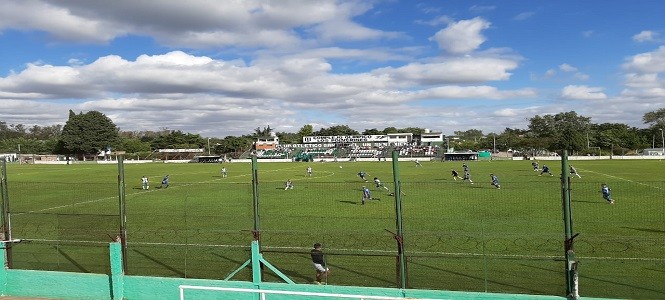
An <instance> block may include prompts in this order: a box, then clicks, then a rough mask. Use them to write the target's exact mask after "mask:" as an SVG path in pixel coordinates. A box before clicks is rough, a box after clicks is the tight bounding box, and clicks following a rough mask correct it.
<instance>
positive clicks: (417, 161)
mask: <svg viewBox="0 0 665 300" xmlns="http://www.w3.org/2000/svg"><path fill="white" fill-rule="evenodd" d="M415 162H416V167H422V166H423V165H421V164H420V161H419V160H418V159H417V158H416V160H415Z"/></svg>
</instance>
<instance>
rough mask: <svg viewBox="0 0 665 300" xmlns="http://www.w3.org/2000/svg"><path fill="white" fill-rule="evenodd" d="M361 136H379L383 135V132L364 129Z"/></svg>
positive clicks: (374, 129)
mask: <svg viewBox="0 0 665 300" xmlns="http://www.w3.org/2000/svg"><path fill="white" fill-rule="evenodd" d="M362 134H363V135H380V134H383V132H381V131H379V130H378V129H376V128H372V129H365V131H363V133H362Z"/></svg>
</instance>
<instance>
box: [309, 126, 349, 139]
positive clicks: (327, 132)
mask: <svg viewBox="0 0 665 300" xmlns="http://www.w3.org/2000/svg"><path fill="white" fill-rule="evenodd" d="M358 134H359V133H358V131H355V130H353V129H351V127H349V126H348V125H336V126H331V127H330V128H321V129H320V130H318V131H316V132H314V133H313V135H315V136H335V135H358Z"/></svg>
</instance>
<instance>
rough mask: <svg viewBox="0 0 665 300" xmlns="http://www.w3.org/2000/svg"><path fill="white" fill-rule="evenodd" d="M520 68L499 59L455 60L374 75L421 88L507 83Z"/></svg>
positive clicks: (410, 66) (383, 71)
mask: <svg viewBox="0 0 665 300" xmlns="http://www.w3.org/2000/svg"><path fill="white" fill-rule="evenodd" d="M515 68H517V62H516V61H514V60H508V59H500V58H484V57H480V58H469V57H465V58H453V59H448V60H444V61H441V62H432V63H426V64H425V63H411V64H408V65H405V66H402V67H399V68H382V69H377V70H375V71H374V72H373V73H374V74H375V75H376V76H381V74H382V73H384V74H387V75H390V76H391V77H392V78H394V80H395V82H396V83H399V82H409V83H418V84H444V83H478V82H484V81H496V80H508V79H509V78H510V75H511V73H510V72H509V71H510V70H513V69H515Z"/></svg>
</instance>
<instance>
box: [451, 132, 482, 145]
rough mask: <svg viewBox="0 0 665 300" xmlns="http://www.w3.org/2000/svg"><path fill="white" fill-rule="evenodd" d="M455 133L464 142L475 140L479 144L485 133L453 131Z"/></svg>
mask: <svg viewBox="0 0 665 300" xmlns="http://www.w3.org/2000/svg"><path fill="white" fill-rule="evenodd" d="M453 133H454V134H455V135H456V136H458V137H460V138H461V139H463V140H467V141H470V140H473V141H474V142H477V141H478V140H480V139H481V138H482V137H483V131H482V130H478V129H469V130H467V131H453Z"/></svg>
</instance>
